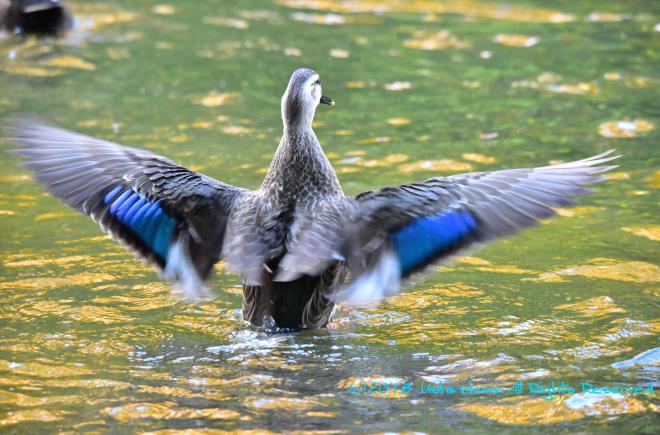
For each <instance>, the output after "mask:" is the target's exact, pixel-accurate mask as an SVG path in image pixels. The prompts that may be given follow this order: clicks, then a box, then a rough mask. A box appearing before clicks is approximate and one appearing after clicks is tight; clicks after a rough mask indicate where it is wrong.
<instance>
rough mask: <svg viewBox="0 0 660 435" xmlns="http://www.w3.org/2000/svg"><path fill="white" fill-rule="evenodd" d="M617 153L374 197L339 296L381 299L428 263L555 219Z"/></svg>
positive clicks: (351, 246) (364, 203)
mask: <svg viewBox="0 0 660 435" xmlns="http://www.w3.org/2000/svg"><path fill="white" fill-rule="evenodd" d="M618 157H619V156H613V155H612V151H609V152H606V153H603V154H600V155H597V156H593V157H590V158H588V159H584V160H580V161H576V162H571V163H563V164H558V165H553V166H545V167H541V168H529V169H511V170H503V171H495V172H479V173H470V174H461V175H455V176H450V177H437V178H431V179H429V180H426V181H423V182H418V183H413V184H408V185H403V186H399V187H389V188H385V189H382V190H380V191H378V192H366V193H363V194H361V195H359V196H357V197H356V198H355V199H356V201H357V203H358V211H357V216H356V217H355V218H354V222H355V223H354V224H353V225H351V227H350V228H351V230H350V232H349V234H348V236H347V239H346V244H345V246H344V248H343V252H345V253H346V257H347V261H348V266H349V268H350V271H351V275H352V276H353V282H352V284H351V285H350V286H349V287H348V288H346V289H344V290H343V291H342V292H341V293H340V294H339V295H338V296H337V297H338V298H341V299H348V300H349V301H353V302H356V303H357V302H366V301H375V300H378V299H381V298H382V297H385V296H388V295H392V294H394V293H396V292H398V290H399V288H400V283H401V281H402V280H403V279H405V278H407V277H409V276H410V275H411V274H413V273H415V272H419V271H422V270H424V269H425V268H426V267H427V266H428V265H430V264H432V263H435V262H437V261H440V260H442V259H443V258H446V257H448V256H450V255H452V254H455V253H456V252H457V251H458V250H460V249H462V248H466V247H469V246H470V245H473V244H475V243H478V242H487V241H489V240H493V239H495V238H499V237H504V236H508V235H510V234H513V233H515V232H517V231H519V230H521V229H523V228H527V227H531V226H534V225H536V223H537V222H538V220H539V219H543V218H547V217H550V216H552V215H554V214H555V212H554V211H553V209H552V207H566V206H571V205H573V204H574V201H573V200H572V199H571V197H573V196H575V195H581V194H585V193H590V192H591V190H590V189H587V188H584V187H582V185H584V184H590V183H596V182H599V181H602V180H604V179H605V177H601V176H598V175H597V174H599V173H601V172H605V171H607V170H609V169H612V168H613V167H612V166H597V165H600V164H602V163H605V162H609V161H610V160H614V159H616V158H618Z"/></svg>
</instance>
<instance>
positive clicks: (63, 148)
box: [7, 68, 618, 331]
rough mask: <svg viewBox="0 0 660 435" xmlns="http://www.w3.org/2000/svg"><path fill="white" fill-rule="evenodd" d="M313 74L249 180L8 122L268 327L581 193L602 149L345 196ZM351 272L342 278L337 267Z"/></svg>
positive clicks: (158, 252) (168, 269)
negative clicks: (319, 115)
mask: <svg viewBox="0 0 660 435" xmlns="http://www.w3.org/2000/svg"><path fill="white" fill-rule="evenodd" d="M319 104H329V105H332V104H334V103H333V102H332V100H331V99H329V98H327V97H325V96H323V95H322V92H321V84H320V81H319V76H318V74H317V73H315V72H314V71H312V70H310V69H306V68H301V69H298V70H296V71H295V72H294V73H293V75H292V76H291V79H290V81H289V84H288V86H287V89H286V91H285V93H284V96H283V97H282V103H281V111H282V120H283V126H284V129H283V135H282V140H281V141H280V144H279V146H278V148H277V151H276V152H275V155H274V157H273V160H272V162H271V165H270V168H269V170H268V173H267V174H266V177H265V179H264V181H263V184H262V185H261V187H260V188H259V189H257V190H247V189H243V188H239V187H235V186H231V185H229V184H226V183H222V182H220V181H217V180H215V179H213V178H210V177H207V176H205V175H202V174H199V173H196V172H193V171H190V170H188V169H186V168H183V167H181V166H178V165H176V164H175V163H174V162H172V161H171V160H169V159H166V158H164V157H160V156H157V155H155V154H153V153H151V152H148V151H144V150H140V149H136V148H129V147H125V146H122V145H118V144H114V143H111V142H106V141H102V140H98V139H94V138H91V137H89V136H84V135H81V134H78V133H73V132H70V131H67V130H63V129H60V128H57V127H52V126H48V125H44V124H42V123H39V122H36V121H33V120H30V119H25V118H16V119H14V120H13V121H11V122H10V123H9V127H8V129H7V132H8V135H9V136H10V137H9V140H10V141H12V142H14V143H15V144H17V145H18V149H17V150H16V152H17V153H18V154H19V155H20V156H22V157H23V159H24V162H25V165H26V167H27V168H28V169H30V170H32V171H33V172H34V174H35V179H36V180H37V181H39V182H41V183H43V184H45V185H46V187H47V189H48V190H49V191H50V192H51V193H52V194H53V195H55V196H56V197H58V198H60V199H61V200H62V201H63V202H64V203H65V204H66V205H68V206H70V207H72V208H74V209H76V210H78V211H79V212H81V213H83V214H86V215H88V216H90V217H92V219H94V220H95V221H96V222H98V223H99V224H100V225H101V228H102V229H103V230H104V231H106V232H108V233H109V234H110V235H111V236H112V237H113V238H115V239H116V240H118V241H119V242H121V243H122V244H123V245H125V246H126V247H128V248H129V249H131V250H132V251H133V252H134V253H135V254H136V255H137V256H138V257H139V258H141V259H142V260H144V261H145V262H147V263H149V264H151V265H153V266H154V267H155V269H156V270H157V271H158V272H159V273H160V274H161V276H162V277H163V278H164V279H166V280H168V281H169V282H170V283H171V284H172V287H173V289H174V290H175V292H177V293H178V294H180V295H182V296H183V297H184V298H186V299H188V300H204V299H208V298H210V297H211V296H212V295H213V293H212V292H210V291H209V289H208V287H207V282H208V280H209V278H210V275H211V272H212V270H213V266H214V264H215V263H216V262H218V261H219V260H222V261H223V263H224V266H225V269H226V270H228V271H230V272H236V273H239V274H240V275H241V278H242V282H243V296H244V297H243V318H244V319H245V320H246V321H249V322H251V323H252V324H255V325H258V326H263V327H265V328H266V329H267V330H271V331H277V330H295V329H314V328H321V327H324V326H326V325H327V323H328V322H329V321H330V320H331V318H332V314H333V312H334V308H335V303H336V302H337V301H339V300H346V301H348V302H349V303H371V302H375V301H379V300H381V299H382V298H384V297H386V296H390V295H393V294H396V293H398V292H399V291H400V289H401V287H402V285H404V284H405V283H406V282H407V281H408V280H409V278H411V277H412V276H414V275H415V274H416V273H418V272H422V271H425V270H427V268H428V266H430V265H432V264H435V263H437V262H439V261H443V260H446V259H448V258H449V257H450V256H452V255H455V254H457V253H460V252H462V251H463V250H465V249H468V248H470V247H472V246H474V245H476V244H479V243H483V242H487V241H490V240H493V239H496V238H500V237H505V236H508V235H511V234H514V233H516V232H517V231H519V230H520V229H523V228H527V227H531V226H534V225H536V224H537V222H538V220H540V219H543V218H547V217H550V216H552V215H554V214H555V212H554V210H553V207H566V206H570V205H573V204H574V203H575V202H574V201H573V199H572V198H571V197H573V196H576V195H580V194H585V193H589V192H590V190H589V189H587V188H585V187H582V185H584V184H589V183H595V182H598V181H602V180H603V179H604V177H601V176H599V175H598V174H599V173H601V172H605V171H607V170H609V169H611V168H612V166H603V165H602V164H603V163H606V162H609V161H611V160H613V159H616V158H617V157H618V156H613V155H612V152H611V151H610V152H606V153H602V154H600V155H597V156H593V157H590V158H587V159H584V160H579V161H576V162H570V163H562V164H558V165H553V166H544V167H538V168H523V169H509V170H502V171H494V172H476V173H468V174H460V175H452V176H448V177H434V178H430V179H428V180H425V181H420V182H416V183H411V184H406V185H401V186H395V187H386V188H383V189H381V190H377V191H373V192H372V191H369V192H364V193H362V194H359V195H357V196H346V195H344V193H343V191H342V189H341V186H340V184H339V180H338V179H337V175H336V173H335V170H334V169H333V167H332V165H331V164H330V161H329V160H328V159H327V157H326V155H325V153H324V152H323V149H322V148H321V145H320V144H319V141H318V139H317V137H316V135H315V133H314V131H313V129H312V120H313V118H314V115H315V112H316V108H317V106H318V105H319ZM349 275H350V277H351V282H350V283H348V284H345V280H346V277H347V276H349Z"/></svg>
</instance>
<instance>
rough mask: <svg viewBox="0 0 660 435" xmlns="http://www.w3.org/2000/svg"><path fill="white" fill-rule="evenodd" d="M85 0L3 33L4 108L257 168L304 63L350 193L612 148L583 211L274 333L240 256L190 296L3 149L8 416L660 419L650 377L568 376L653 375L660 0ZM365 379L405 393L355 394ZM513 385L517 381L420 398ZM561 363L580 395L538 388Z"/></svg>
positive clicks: (623, 422) (383, 428)
mask: <svg viewBox="0 0 660 435" xmlns="http://www.w3.org/2000/svg"><path fill="white" fill-rule="evenodd" d="M70 3H72V4H73V7H74V11H75V13H76V29H75V30H74V31H73V32H72V33H70V34H69V35H68V36H67V37H66V38H64V39H62V40H57V41H54V40H50V39H41V40H37V39H32V38H30V39H27V40H23V41H20V40H18V39H17V38H15V37H13V36H10V35H7V34H3V35H2V36H0V117H4V116H6V115H8V114H10V113H15V112H31V113H37V114H39V115H40V116H42V117H43V118H45V119H48V120H51V121H53V122H57V123H59V124H61V125H63V126H65V127H68V128H70V129H76V130H79V131H83V132H86V133H88V134H91V135H94V136H98V137H102V138H105V139H109V140H112V141H116V142H120V143H123V144H127V145H132V146H137V147H143V148H148V149H150V150H153V151H155V152H157V153H161V154H164V155H167V156H169V157H171V158H173V159H175V160H177V161H178V162H181V163H182V164H184V165H186V166H188V167H191V168H193V169H195V170H199V171H203V172H204V173H206V174H208V175H211V176H213V177H216V178H219V179H221V180H223V181H225V182H229V183H232V184H237V185H241V186H245V187H250V188H256V187H258V186H259V184H260V182H261V179H262V177H263V175H264V173H265V170H266V167H267V165H268V163H269V161H270V157H271V155H272V153H273V151H274V149H275V147H276V145H277V143H278V140H279V135H280V133H281V121H280V119H279V104H280V103H279V101H280V96H281V93H282V91H283V90H284V87H285V84H286V82H287V80H288V78H289V75H290V73H291V72H292V71H293V70H294V69H295V68H297V67H299V66H303V65H305V66H311V67H313V68H314V69H316V70H317V71H318V72H319V73H320V74H321V78H322V81H323V86H324V91H325V93H326V94H328V95H329V96H331V97H333V98H334V99H335V100H336V101H337V105H336V106H335V107H333V108H326V107H321V108H320V109H319V113H318V114H317V120H316V122H315V126H316V132H317V134H318V136H319V138H320V140H321V143H322V144H323V145H324V147H325V150H326V152H327V154H328V156H329V157H330V159H331V160H332V161H333V163H334V164H335V166H336V168H337V171H338V173H339V176H340V178H341V181H342V183H343V185H344V188H345V190H346V191H347V192H348V193H351V194H355V193H359V192H361V191H363V190H367V189H371V188H375V187H379V186H383V185H388V184H397V183H403V182H406V181H411V180H416V179H423V178H426V177H430V176H432V175H434V174H451V173H457V172H464V171H471V170H490V169H500V168H506V167H515V166H527V165H544V164H547V163H549V162H555V161H567V160H570V159H578V158H582V157H586V156H589V155H592V154H595V153H598V152H602V151H605V150H607V149H610V148H616V149H617V150H619V152H620V153H622V154H623V155H624V157H623V159H621V160H620V167H619V168H618V169H617V170H615V171H614V172H613V173H612V180H611V181H609V182H607V183H605V184H602V185H600V186H598V189H597V193H596V194H595V195H592V196H589V197H585V198H583V199H581V201H580V205H579V207H577V208H573V209H567V210H560V217H558V218H556V219H554V220H552V221H550V222H546V223H544V224H542V225H540V226H539V227H538V228H536V229H533V230H529V231H527V232H525V233H523V234H521V235H519V236H517V237H515V238H510V239H508V240H504V241H500V242H497V243H494V244H491V245H490V246H488V247H486V248H483V249H481V250H478V251H476V252H473V253H472V254H471V255H472V256H470V257H464V258H460V259H458V261H457V262H456V263H454V264H452V265H448V266H443V267H438V268H436V273H433V274H431V275H428V276H426V277H425V278H424V279H423V280H420V281H418V282H417V283H416V284H415V285H414V286H413V288H412V289H411V290H410V291H408V292H407V293H404V294H402V295H400V296H397V297H394V298H391V299H389V300H387V301H386V302H385V303H383V304H382V305H381V306H380V307H378V308H374V309H354V310H350V309H347V308H345V309H342V310H339V311H338V314H337V316H336V319H335V321H334V322H333V323H332V325H331V328H329V329H328V330H324V331H314V332H304V333H298V334H288V335H287V334H281V335H266V334H264V333H263V332H260V331H258V330H255V329H253V328H251V327H249V326H247V325H245V324H244V323H243V322H242V321H241V320H240V314H239V309H240V304H241V290H240V283H239V280H238V278H237V277H236V276H233V275H229V274H226V273H223V271H222V268H221V267H219V268H218V271H217V274H216V277H215V278H214V280H213V287H214V288H216V289H217V290H218V293H219V297H218V299H216V300H215V301H214V302H212V303H209V304H204V305H186V304H184V303H181V302H179V301H177V300H176V299H174V298H172V297H171V295H170V291H169V289H168V287H167V286H166V285H165V284H163V283H161V282H160V281H159V280H158V278H157V276H156V274H155V273H153V271H151V270H150V269H148V268H146V267H145V266H142V265H141V264H140V263H139V262H138V261H136V260H135V259H134V258H133V257H132V256H131V255H130V254H129V253H127V252H125V251H124V250H123V249H122V248H121V247H119V246H117V245H116V244H115V243H114V242H112V241H110V240H109V239H108V238H107V237H105V236H104V235H102V233H101V232H100V231H99V229H98V228H97V226H96V225H95V224H94V223H92V222H91V221H90V220H89V219H88V218H85V217H82V216H79V215H77V214H75V213H74V212H72V211H70V210H68V209H66V208H64V207H63V206H61V205H60V204H59V203H58V202H57V200H55V199H53V198H52V197H50V196H48V195H47V194H45V193H44V192H43V190H42V188H41V187H40V186H39V185H37V184H35V183H33V182H32V181H30V178H29V175H28V173H26V172H25V171H24V170H23V169H21V168H20V166H19V165H18V162H17V160H16V159H15V158H14V157H12V156H10V155H9V154H7V153H6V152H5V151H6V150H7V149H9V147H10V146H9V145H8V144H5V143H3V144H1V145H0V147H1V148H2V150H0V152H1V153H0V155H2V162H3V168H2V170H1V171H0V183H1V184H0V231H1V234H0V235H1V237H0V240H1V241H0V292H1V293H0V294H1V295H2V297H1V298H0V430H8V431H13V432H17V433H18V432H20V433H24V432H39V433H43V432H46V431H74V432H86V431H93V432H95V433H103V432H106V431H110V432H115V433H118V432H131V431H156V432H158V433H168V431H176V430H181V429H191V430H192V429H198V428H215V429H222V430H228V431H237V432H240V431H259V433H262V432H264V433H268V431H271V432H290V431H299V432H301V433H303V432H305V433H311V431H318V432H319V433H353V432H363V433H378V432H388V431H389V432H406V431H408V432H413V431H416V432H425V433H439V432H443V433H451V432H458V431H472V432H477V433H496V432H501V431H504V432H512V433H516V432H523V431H526V430H528V429H530V428H533V429H535V430H536V431H538V432H570V433H576V432H583V431H588V432H596V431H598V432H611V431H616V432H619V433H645V432H646V433H652V432H653V431H654V430H653V427H656V428H657V420H656V419H655V418H656V417H657V414H656V412H657V396H655V395H652V394H618V393H610V394H605V393H599V394H595V393H592V394H588V393H583V392H582V390H581V388H580V383H581V382H588V383H590V384H592V385H594V386H598V387H602V386H618V387H621V386H643V387H645V388H646V387H649V386H652V385H654V383H656V386H657V382H658V373H659V372H660V355H659V354H660V351H659V350H657V349H656V350H653V349H654V348H656V347H657V346H658V331H659V329H660V318H659V317H658V314H659V305H658V300H659V299H658V297H659V293H660V291H659V288H658V281H659V280H660V267H659V258H658V257H659V256H658V252H659V251H658V247H659V245H658V243H659V241H660V226H659V223H658V215H659V210H658V207H657V204H658V200H659V198H658V189H659V188H660V168H659V166H658V156H659V151H658V150H659V149H660V148H659V143H660V142H659V139H660V135H659V134H658V131H659V130H658V127H659V126H658V123H659V122H660V95H659V92H658V91H659V89H660V76H659V75H658V72H659V71H660V68H659V67H660V63H659V62H660V61H659V58H660V24H659V22H660V7H659V6H660V4H659V3H657V2H652V1H641V0H640V1H634V0H633V1H626V2H617V1H582V2H569V1H562V0H551V1H541V0H537V1H512V2H507V3H502V2H486V1H478V0H475V1H469V0H454V1H443V2H439V1H438V2H431V1H421V0H419V1H404V0H399V1H371V0H352V1H333V0H278V1H274V2H268V1H264V0H249V1H240V2H239V1H235V2H229V1H223V2H211V1H207V2H186V1H182V0H181V1H171V2H169V3H167V4H162V3H156V2H150V1H140V2H138V1H129V0H121V1H107V2H106V1H103V2H102V1H75V2H73V1H71V2H70ZM644 352H646V353H644ZM640 355H641V356H640ZM370 381H374V382H379V381H381V382H396V383H398V384H404V383H412V385H413V386H414V388H413V391H408V390H405V391H401V390H400V389H399V390H397V391H392V390H390V391H386V392H381V393H378V394H370V393H369V392H368V391H367V392H362V393H361V392H360V391H358V390H357V387H358V386H361V385H364V383H365V382H370ZM517 381H520V382H522V384H521V385H522V387H523V390H522V392H521V393H520V394H517V393H515V392H512V393H506V394H481V395H478V394H476V393H475V394H473V395H471V396H470V395H469V394H466V395H461V394H453V395H452V394H428V391H427V394H422V392H421V391H419V388H420V386H423V385H431V384H433V385H435V383H439V382H442V383H443V384H444V385H447V384H448V383H449V384H451V385H452V386H455V387H458V388H460V387H468V386H469V385H470V382H471V383H472V385H473V386H475V387H490V388H497V387H500V388H504V389H507V390H508V389H509V388H510V387H512V386H515V385H516V382H517ZM551 382H554V383H555V385H556V386H559V385H560V383H561V382H564V383H565V384H568V385H570V386H572V387H573V388H575V390H576V391H575V392H574V393H572V394H556V395H554V397H553V398H550V397H547V396H546V397H545V399H544V398H543V397H541V396H540V395H535V394H531V393H530V392H529V385H528V384H529V383H537V384H538V383H542V384H543V386H550V385H551ZM351 385H352V386H353V387H354V388H353V389H351V388H349V387H350V386H351ZM514 391H515V390H514Z"/></svg>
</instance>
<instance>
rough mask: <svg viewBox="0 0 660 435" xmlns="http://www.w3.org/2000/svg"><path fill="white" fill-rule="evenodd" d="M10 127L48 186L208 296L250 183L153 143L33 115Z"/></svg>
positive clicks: (193, 291) (187, 287) (181, 283)
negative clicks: (221, 175) (213, 174)
mask: <svg viewBox="0 0 660 435" xmlns="http://www.w3.org/2000/svg"><path fill="white" fill-rule="evenodd" d="M7 133H8V135H9V136H11V137H10V138H9V140H10V141H11V142H13V143H15V144H16V145H18V149H16V150H15V152H16V153H17V154H18V155H20V156H21V157H22V158H23V160H24V163H25V166H26V168H28V169H30V170H31V171H33V173H34V177H35V179H36V180H37V181H39V182H41V183H43V184H44V185H45V186H46V188H47V189H48V191H49V192H51V193H52V194H53V195H55V196H56V197H58V198H59V199H61V200H62V201H63V202H64V203H65V204H67V205H68V206H70V207H72V208H74V209H76V210H77V211H79V212H81V213H84V214H86V215H89V216H91V217H92V218H93V219H94V221H96V222H98V223H99V224H100V225H101V227H102V229H103V230H104V231H106V232H108V233H110V234H111V235H112V236H113V238H115V239H116V240H118V241H119V242H121V243H122V244H123V245H125V246H127V247H128V248H130V249H131V250H132V251H133V252H135V253H136V254H137V255H138V256H139V257H141V258H142V259H144V260H145V261H147V262H148V263H150V264H152V265H154V266H156V267H157V270H159V271H160V272H161V273H163V274H164V275H165V277H166V278H167V279H168V280H170V281H172V282H174V283H175V284H177V286H178V287H180V289H181V290H183V291H184V293H185V295H186V296H188V297H191V298H195V297H205V296H208V294H207V293H206V291H205V287H204V285H203V284H204V281H205V280H206V279H207V278H208V276H209V274H210V272H211V270H212V267H213V265H214V264H215V263H216V262H217V261H218V259H219V258H220V254H221V248H222V242H223V236H224V232H225V228H226V222H227V217H228V215H229V213H230V211H231V208H232V205H233V204H234V202H235V201H236V199H237V198H238V197H239V196H240V195H241V194H242V193H243V192H244V190H243V189H238V188H235V187H233V186H230V185H227V184H224V183H221V182H219V181H216V180H214V179H212V178H209V177H206V176H204V175H202V174H198V173H196V172H192V171H190V170H188V169H186V168H183V167H181V166H178V165H176V164H175V163H174V162H172V161H171V160H169V159H166V158H164V157H160V156H158V155H155V154H153V153H151V152H148V151H144V150H139V149H135V148H129V147H125V146H122V145H117V144H114V143H112V142H107V141H103V140H98V139H94V138H91V137H88V136H85V135H82V134H79V133H74V132H70V131H67V130H64V129H60V128H57V127H52V126H47V125H43V124H41V123H38V122H36V121H33V120H30V119H13V120H12V121H11V122H10V124H9V126H8V127H7ZM191 272H194V273H191Z"/></svg>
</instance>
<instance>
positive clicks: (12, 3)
mask: <svg viewBox="0 0 660 435" xmlns="http://www.w3.org/2000/svg"><path fill="white" fill-rule="evenodd" d="M71 17H72V15H71V11H70V10H69V8H68V7H67V6H66V4H64V3H63V2H62V1H61V0H0V28H2V27H3V28H5V29H6V30H7V31H9V32H14V33H22V34H48V35H58V34H62V33H64V32H66V31H67V30H69V29H70V28H71V26H72V18H71Z"/></svg>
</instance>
